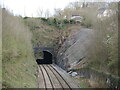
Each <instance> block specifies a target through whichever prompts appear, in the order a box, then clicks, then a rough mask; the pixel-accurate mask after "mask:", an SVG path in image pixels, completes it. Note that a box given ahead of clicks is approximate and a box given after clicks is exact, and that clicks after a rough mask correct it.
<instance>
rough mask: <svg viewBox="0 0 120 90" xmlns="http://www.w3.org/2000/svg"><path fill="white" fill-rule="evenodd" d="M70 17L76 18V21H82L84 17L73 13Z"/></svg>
mask: <svg viewBox="0 0 120 90" xmlns="http://www.w3.org/2000/svg"><path fill="white" fill-rule="evenodd" d="M70 19H72V20H75V21H76V22H82V20H83V17H82V16H80V15H78V14H72V15H71V18H70Z"/></svg>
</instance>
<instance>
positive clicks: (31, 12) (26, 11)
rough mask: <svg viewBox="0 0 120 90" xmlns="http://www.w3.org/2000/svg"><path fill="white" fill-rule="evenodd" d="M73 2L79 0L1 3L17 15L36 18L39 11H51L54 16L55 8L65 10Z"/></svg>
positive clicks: (26, 0)
mask: <svg viewBox="0 0 120 90" xmlns="http://www.w3.org/2000/svg"><path fill="white" fill-rule="evenodd" d="M73 1H77V0H0V3H1V4H4V7H6V8H8V9H9V10H10V11H12V12H13V13H14V14H16V15H22V16H29V17H31V16H33V17H36V16H38V14H37V11H38V9H43V11H44V12H45V11H46V10H49V11H50V13H51V15H53V14H54V8H61V9H63V8H64V7H65V6H66V5H68V4H69V2H73Z"/></svg>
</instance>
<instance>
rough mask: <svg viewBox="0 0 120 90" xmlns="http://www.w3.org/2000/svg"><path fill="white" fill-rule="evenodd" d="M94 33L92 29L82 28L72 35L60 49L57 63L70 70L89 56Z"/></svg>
mask: <svg viewBox="0 0 120 90" xmlns="http://www.w3.org/2000/svg"><path fill="white" fill-rule="evenodd" d="M93 34H94V32H93V30H91V29H80V30H79V31H78V32H76V33H74V34H72V35H70V36H69V37H68V39H67V40H66V41H65V42H64V44H63V45H62V46H61V48H60V49H59V51H58V54H57V60H56V64H57V65H58V66H60V67H61V68H63V69H64V70H69V69H71V68H72V67H73V66H75V65H77V64H78V63H80V61H81V60H82V59H83V58H86V57H87V51H88V50H89V48H90V44H91V43H92V42H91V40H92V36H93Z"/></svg>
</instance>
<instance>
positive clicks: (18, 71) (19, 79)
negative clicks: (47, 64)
mask: <svg viewBox="0 0 120 90" xmlns="http://www.w3.org/2000/svg"><path fill="white" fill-rule="evenodd" d="M2 15H3V21H2V24H3V25H2V27H3V31H2V32H3V33H2V34H3V35H2V38H3V39H2V44H3V46H2V76H3V77H2V85H3V87H4V88H36V87H37V78H36V74H37V73H36V72H37V65H36V62H35V58H34V55H33V50H32V43H31V35H32V34H31V33H30V31H29V29H28V28H27V27H26V26H25V25H24V24H23V23H22V19H21V18H20V17H15V16H13V15H12V14H11V13H9V12H8V11H7V10H3V11H2Z"/></svg>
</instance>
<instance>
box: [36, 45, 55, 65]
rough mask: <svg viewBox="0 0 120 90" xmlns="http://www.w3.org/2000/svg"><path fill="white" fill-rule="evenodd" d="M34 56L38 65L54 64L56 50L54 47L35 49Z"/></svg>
mask: <svg viewBox="0 0 120 90" xmlns="http://www.w3.org/2000/svg"><path fill="white" fill-rule="evenodd" d="M34 55H35V57H36V62H37V64H38V65H39V64H52V63H53V62H54V50H53V48H52V47H44V46H40V47H35V48H34Z"/></svg>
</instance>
